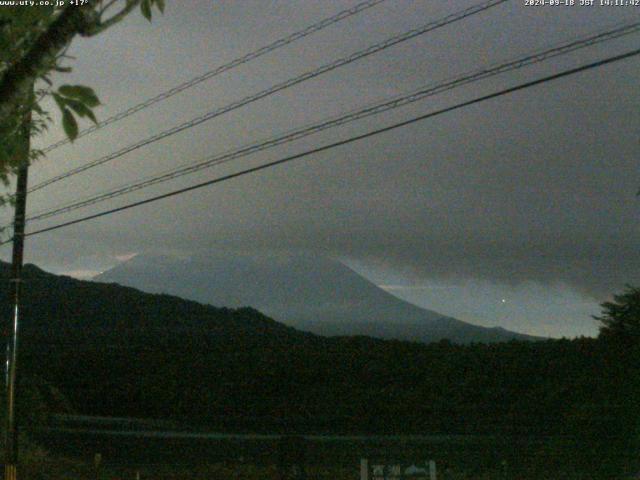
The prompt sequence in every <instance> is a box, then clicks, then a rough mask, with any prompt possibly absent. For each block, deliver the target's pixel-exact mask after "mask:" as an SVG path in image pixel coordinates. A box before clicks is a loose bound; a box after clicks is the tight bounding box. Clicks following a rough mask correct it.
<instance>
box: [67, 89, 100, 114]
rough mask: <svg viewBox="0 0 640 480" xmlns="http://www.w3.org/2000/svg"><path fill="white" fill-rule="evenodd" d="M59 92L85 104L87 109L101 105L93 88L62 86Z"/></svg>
mask: <svg viewBox="0 0 640 480" xmlns="http://www.w3.org/2000/svg"><path fill="white" fill-rule="evenodd" d="M58 92H59V93H61V94H62V95H64V96H65V97H71V98H75V99H77V100H80V101H81V102H82V103H84V104H85V105H86V106H87V107H92V108H93V107H97V106H98V105H100V100H98V96H97V95H96V93H95V92H94V91H93V89H92V88H89V87H85V86H84V85H62V86H61V87H60V88H59V89H58Z"/></svg>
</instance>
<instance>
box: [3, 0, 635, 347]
mask: <svg viewBox="0 0 640 480" xmlns="http://www.w3.org/2000/svg"><path fill="white" fill-rule="evenodd" d="M167 3H168V4H167V9H166V12H165V14H164V15H163V16H160V15H155V16H154V18H153V22H152V23H148V22H147V21H146V20H145V19H144V18H142V16H141V15H140V14H139V12H136V13H135V14H132V15H130V16H129V17H128V18H127V19H126V20H125V21H123V22H122V23H120V24H118V25H116V26H115V27H113V28H112V29H110V30H108V31H107V32H105V33H104V34H102V35H99V36H97V37H94V38H91V39H77V40H75V41H74V42H73V44H72V46H71V48H70V49H69V55H71V56H73V57H75V59H74V60H70V61H69V64H70V65H71V66H73V72H72V73H71V74H66V75H65V74H59V75H57V76H55V77H54V82H55V83H56V84H57V85H61V84H64V83H70V84H76V83H79V84H84V85H90V86H92V87H93V88H94V89H95V90H96V92H97V93H98V95H99V97H100V99H101V101H102V103H103V106H101V107H99V108H98V109H97V110H96V114H97V116H98V118H99V119H104V118H108V117H109V116H111V115H113V114H115V113H118V112H120V111H122V110H124V109H126V108H128V107H129V106H131V105H133V104H136V103H138V102H140V101H143V100H145V99H147V98H150V97H152V96H154V95H156V94H158V93H160V92H163V91H165V90H168V89H170V88H172V87H173V86H175V85H177V84H180V83H182V82H184V81H187V80H189V79H191V78H193V77H196V76H198V75H200V74H202V73H204V72H207V71H209V70H212V69H213V68H215V67H217V66H219V65H222V64H225V63H227V62H229V61H231V60H233V59H235V58H237V57H240V56H242V55H244V54H246V53H248V52H251V51H253V50H256V49H258V48H260V47H262V46H264V45H267V44H269V43H271V42H273V41H275V40H277V39H279V38H281V37H283V36H286V35H288V34H290V33H293V32H295V31H297V30H300V29H302V28H304V27H306V26H308V25H310V24H312V23H315V22H317V21H319V20H320V19H322V18H325V17H328V16H330V15H333V14H335V13H337V12H339V11H341V10H344V9H345V8H349V7H351V6H354V5H356V4H357V3H358V2H357V1H347V0H339V1H338V0H322V1H308V0H297V1H289V0H273V1H266V0H242V1H239V0H235V1H230V0H229V1H215V2H214V1H205V0H193V1H190V2H167ZM473 3H475V2H470V1H468V0H465V1H457V0H448V1H424V0H386V1H385V2H383V3H381V4H380V5H377V6H375V7H373V8H370V9H368V10H366V11H364V12H361V13H360V14H358V15H355V16H353V17H351V18H349V19H347V20H344V21H342V22H340V23H338V24H336V25H333V26H331V27H328V28H326V29H324V30H322V31H321V32H318V33H315V34H313V35H311V36H309V37H307V38H305V39H303V40H300V41H298V42H296V43H294V44H291V45H288V46H286V47H283V48H281V49H279V50H277V51H275V52H272V53H269V54H267V55H264V56H263V57H261V58H259V59H257V60H255V61H252V62H249V63H247V64H244V65H242V66H240V67H238V68H235V69H233V70H231V71H229V72H226V73H224V74H222V75H220V76H217V77H215V78H213V79H210V80H207V81H205V82H203V83H201V84H199V85H197V86H195V87H193V88H191V89H189V90H187V91H185V92H182V93H180V94H178V95H175V96H174V97H172V98H170V99H168V100H166V101H163V102H161V103H159V104H156V105H154V106H152V107H150V108H148V109H146V110H144V111H142V112H139V113H137V114H135V115H132V116H131V117H128V118H127V119H125V120H123V121H120V122H117V123H115V124H112V125H109V126H107V127H105V128H103V129H101V130H99V131H98V132H95V133H94V134H91V135H87V136H86V137H83V138H81V139H79V140H77V141H76V142H75V143H74V144H72V145H66V146H63V147H60V148H58V149H56V150H54V151H52V152H50V153H49V154H48V155H47V157H46V158H44V159H42V160H40V161H39V162H38V163H37V164H36V165H34V166H33V167H32V168H31V171H30V184H31V185H34V184H36V183H39V182H41V181H44V180H46V179H48V178H51V177H52V176H54V175H57V174H60V173H62V172H65V171H67V170H68V169H70V168H74V167H77V166H79V165H82V164H84V163H86V162H88V161H91V160H94V159H96V158H99V157H101V156H103V155H106V154H108V153H110V152H112V151H115V150H117V149H119V148H122V147H125V146H127V145H129V144H131V143H134V142H136V141H138V140H140V139H142V138H146V137H148V136H150V135H153V134H155V133H157V132H160V131H162V130H165V129H167V128H170V127H172V126H174V125H177V124H179V123H181V122H183V121H187V120H190V119H192V118H194V117H197V116H199V115H202V114H204V113H206V112H208V111H211V110H213V109H215V108H219V107H222V106H224V105H227V104H229V103H231V102H233V101H236V100H238V99H240V98H243V97H245V96H247V95H251V94H253V93H255V92H257V91H259V90H263V89H266V88H269V87H270V86H272V85H275V84H277V83H279V82H282V81H285V80H287V79H289V78H292V77H294V76H297V75H300V74H301V73H304V72H307V71H310V70H314V69H316V68H317V67H319V66H321V65H324V64H327V63H330V62H332V61H333V60H335V59H337V58H341V57H344V56H347V55H349V54H351V53H353V52H356V51H358V50H360V49H363V48H365V47H367V46H369V45H371V44H374V43H377V42H380V41H382V40H384V39H386V38H388V37H391V36H393V35H397V34H399V33H403V32H405V31H408V30H410V29H412V28H416V27H418V26H421V25H423V24H426V23H428V22H430V21H433V20H437V19H440V18H442V17H445V16H447V15H449V14H451V13H453V12H456V11H459V10H461V9H463V8H466V7H468V6H470V5H472V4H473ZM576 3H578V5H574V6H527V5H526V4H525V2H524V0H522V1H521V0H512V1H509V2H507V3H505V4H502V5H499V6H496V7H494V8H492V9H490V10H488V11H486V12H483V13H480V14H477V15H474V16H472V17H469V18H467V19H465V20H462V21H459V22H457V23H455V24H452V25H449V26H446V27H443V28H440V29H438V30H435V31H433V32H430V33H427V34H424V35H421V36H419V37H417V38H414V39H412V40H409V41H407V42H404V43H402V44H400V45H396V46H394V47H391V48H389V49H387V50H385V51H382V52H379V53H377V54H375V55H372V56H370V57H368V58H365V59H361V60H359V61H357V62H354V63H352V64H350V65H347V66H344V67H341V68H339V69H337V70H335V71H332V72H329V73H326V74H324V75H321V76H319V77H317V78H314V79H312V80H309V81H306V82H304V83H302V84H299V85H296V86H294V87H292V88H289V89H287V90H285V91H282V92H279V93H277V94H274V95H271V96H269V97H267V98H265V99H262V100H260V101H257V102H254V103H252V104H250V105H247V106H245V107H242V108H240V109H238V110H236V111H234V112H230V113H229V114H226V115H224V116H221V117H219V118H216V119H213V120H211V121H208V122H205V123H203V124H201V125H199V126H197V127H194V128H191V129H188V130H186V131H184V132H181V133H179V134H176V135H173V136H171V137H169V138H167V139H164V140H162V141H159V142H156V143H154V144H151V145H149V146H146V147H144V148H141V149H139V150H137V151H135V152H132V153H130V154H127V155H125V156H123V157H121V158H118V159H117V160H115V161H113V162H110V163H108V164H105V165H102V166H100V167H97V168H94V169H91V170H89V171H87V172H84V173H82V174H79V175H75V176H73V177H70V178H69V179H67V180H64V181H61V182H58V183H56V184H54V185H52V186H50V187H48V188H46V189H42V190H40V191H37V192H34V193H33V194H31V195H30V197H29V199H28V212H30V213H35V212H38V211H41V210H46V209H48V208H51V207H53V206H58V205H60V204H64V203H66V202H69V201H72V200H75V199H78V198H83V197H86V196H90V195H92V194H94V193H98V192H102V191H105V190H108V189H110V188H114V187H116V186H119V185H123V184H127V183H129V182H133V181H135V180H138V179H141V178H145V177H148V176H152V175H155V174H157V173H159V172H163V171H165V170H167V169H171V168H173V167H176V166H179V165H183V164H189V163H192V162H196V161H198V160H201V159H203V158H205V157H207V156H210V155H213V154H216V153H223V152H226V151H230V150H234V149H236V148H239V147H241V146H244V145H247V144H251V143H253V142H256V141H259V140H263V139H268V138H270V137H273V136H275V135H278V134H280V133H282V132H286V131H289V130H291V129H294V128H297V127H300V126H304V125H309V124H312V123H315V122H319V121H321V120H324V119H326V118H330V117H334V116H337V115H339V114H341V113H346V112H349V111H353V110H355V109H358V108H360V107H363V106H366V105H369V104H372V103H374V102H377V101H381V100H383V99H387V98H391V97H394V96H397V95H401V94H404V93H408V92H412V91H414V90H417V89H419V88H421V87H424V86H425V85H429V84H434V83H438V82H441V81H444V80H446V79H449V78H451V77H454V76H457V75H459V74H461V73H464V72H468V71H475V70H477V69H479V68H481V67H485V66H487V65H492V64H496V63H500V62H502V61H505V60H510V59H513V58H517V57H519V56H523V55H525V54H527V53H531V52H532V51H536V50H540V49H543V48H545V47H550V46H555V45H557V44H558V43H560V42H565V41H569V40H573V39H577V38H580V37H582V36H585V35H587V34H589V33H592V32H597V31H602V30H605V29H608V28H610V27H613V26H617V25H619V24H621V23H628V22H632V21H638V20H640V8H639V7H633V6H609V7H604V6H599V5H593V6H580V5H579V2H576ZM639 45H640V34H634V35H629V36H626V37H623V38H621V39H617V40H614V41H611V42H607V43H605V44H602V45H598V46H593V47H589V48H586V49H583V50H581V51H579V52H574V53H571V54H569V55H566V56H562V57H559V58H556V59H552V60H549V61H547V62H543V63H540V64H537V65H533V66H529V67H525V68H522V69H519V70H517V71H514V72H510V73H507V74H504V75H500V76H497V77H493V78H491V79H487V80H483V81H480V82H476V83H473V84H470V85H467V86H464V87H461V88H458V89H455V90H452V91H450V92H447V93H445V94H442V95H438V96H435V97H431V98H428V99H425V100H422V101H419V102H416V103H414V104H412V105H410V106H405V107H402V108H399V109H397V110H394V111H392V112H387V113H384V114H381V115H377V116H373V117H369V118H367V119H364V120H361V121H358V122H355V123H353V124H349V125H345V126H341V127H339V128H336V129H332V130H328V131H325V132H322V133H320V134H315V135H312V136H310V137H307V138H305V139H302V140H298V141H296V142H292V143H290V144H287V145H283V146H279V147H276V148H273V149H270V150H267V151H264V152H261V153H258V154H255V155H252V156H250V157H246V158H244V159H239V160H236V161H233V162H229V163H227V164H225V165H222V166H218V167H215V168H211V169H208V170H204V171H201V172H198V173H196V174H193V175H188V176H185V177H182V178H180V179H176V180H172V181H170V182H167V183H164V184H162V185H156V186H154V187H152V188H149V189H146V190H142V191H139V192H137V193H135V194H130V195H126V196H122V197H120V198H118V199H113V200H111V201H109V202H105V203H103V204H100V205H96V206H93V207H89V208H85V209H82V210H77V211H75V212H72V213H69V214H66V215H61V216H58V217H55V218H51V219H48V220H44V221H39V222H33V223H32V224H30V225H29V226H28V230H34V229H36V228H42V227H46V226H50V225H54V224H56V223H59V222H61V221H66V220H72V219H74V218H78V217H80V216H84V215H86V214H91V213H96V212H99V211H101V210H103V209H105V208H111V207H115V206H119V205H124V204H126V203H129V202H132V201H135V200H140V199H144V198H147V197H149V196H151V195H154V194H159V193H164V192H168V191H171V190H174V189H176V188H180V187H184V186H188V185H191V184H194V183H197V182H201V181H204V180H207V179H213V178H215V177H218V176H221V175H225V174H228V173H232V172H235V171H238V170H240V169H243V168H247V167H251V166H255V165H260V164H263V163H265V162H268V161H271V160H276V159H279V158H282V157H285V156H287V155H292V154H295V153H299V152H302V151H305V150H308V149H311V148H314V147H317V146H320V145H324V144H327V143H331V142H335V141H338V140H341V139H345V138H348V137H350V136H353V135H357V134H361V133H364V132H367V131H369V130H372V129H375V128H380V127H383V126H386V125H390V124H392V123H395V122H399V121H402V120H406V119H409V118H412V117H415V116H418V115H421V114H425V113H427V112H430V111H434V110H437V109H439V108H443V107H446V106H450V105H453V104H455V103H458V102H461V101H466V100H469V99H472V98H475V97H477V96H480V95H484V94H488V93H491V92H494V91H497V90H500V89H504V88H508V87H510V86H513V85H516V84H518V83H521V82H524V81H527V80H531V79H535V78H538V77H541V76H544V75H550V74H553V73H556V72H558V71H560V70H562V69H568V68H573V67H576V66H579V65H581V64H583V63H588V62H592V61H596V60H599V59H602V58H605V57H608V56H611V55H615V54H619V53H622V52H626V51H629V50H632V49H636V48H638V46H639ZM639 66H640V62H639V61H638V59H637V57H635V58H633V59H629V60H625V61H623V62H618V63H616V64H612V65H608V66H604V67H602V68H598V69H593V70H590V71H588V72H584V73H580V74H578V75H575V76H572V77H568V78H564V79H561V80H557V81H555V82H550V83H545V84H543V85H539V86H537V87H533V88H530V89H527V90H524V91H520V92H516V93H513V94H510V95H506V96H502V97H499V98H496V99H492V100H489V101H486V102H482V103H479V104H476V105H472V106H470V107H467V108H464V109H460V110H457V111H455V112H451V113H448V114H444V115H440V116H438V117H434V118H432V119H429V120H426V121H423V122H418V123H414V124H412V125H410V126H407V127H404V128H402V129H398V130H394V131H391V132H387V133H384V134H381V135H377V136H375V137H370V138H367V139H365V140H362V141H360V142H357V143H352V144H350V145H345V146H342V147H338V148H335V149H332V150H330V151H326V152H323V153H320V154H317V155H312V156H308V157H305V158H304V159H300V160H298V161H295V162H292V163H288V164H285V165H281V166H278V167H274V168H271V169H268V170H264V171H261V172H259V173H255V174H252V175H247V176H244V177H241V178H237V179H234V180H231V181H228V182H224V183H220V184H217V185H214V186H211V187H208V188H204V189H200V190H197V191H193V192H190V193H187V194H184V195H181V196H178V197H173V198H170V199H166V200H162V201H159V202H156V203H152V204H148V205H145V206H142V207H138V208H135V209H131V210H128V211H126V212H121V213H118V214H115V215H110V216H106V217H103V218H100V219H97V220H93V221H89V222H84V223H81V224H77V225H74V226H71V227H68V228H64V229H60V230H56V231H52V232H49V233H44V234H41V235H36V236H33V237H29V238H28V241H27V245H26V259H25V260H26V261H27V262H30V263H36V264H38V265H40V266H41V267H43V268H45V269H48V270H50V271H54V272H57V273H64V274H69V275H74V276H78V277H84V278H88V277H91V276H92V275H94V274H97V273H99V272H100V271H103V270H105V269H108V268H111V267H113V266H115V265H116V264H118V263H119V262H122V261H126V260H127V259H128V258H131V256H132V255H135V254H139V253H154V254H169V255H180V256H190V255H202V254H205V255H206V253H207V252H208V251H214V250H216V249H222V248H224V249H229V248H232V249H237V250H239V251H247V252H261V251H264V252H270V251H304V252H315V253H317V254H321V255H328V256H332V257H336V258H339V259H341V260H343V261H344V262H345V263H347V264H348V265H349V266H351V267H352V268H354V269H356V270H357V271H359V272H360V273H362V274H364V275H365V276H367V277H368V278H370V279H372V280H374V281H375V282H376V283H377V284H379V285H381V286H382V287H383V288H385V289H387V290H388V291H390V292H391V293H393V294H394V295H397V296H399V297H401V298H404V299H406V300H409V301H411V302H413V303H415V304H418V305H420V306H424V307H426V308H429V309H432V310H435V311H438V312H441V313H443V314H445V315H450V316H454V317H456V318H459V319H461V320H464V321H468V322H470V323H475V324H479V325H484V326H501V327H503V328H507V329H510V330H514V331H518V332H523V333H531V334H536V335H546V336H552V337H561V336H568V337H574V336H579V335H595V334H597V323H596V322H595V321H594V320H593V319H592V318H591V315H595V314H598V313H599V312H600V307H599V304H600V303H601V302H602V301H604V300H607V299H608V298H610V296H611V295H612V294H613V293H616V292H620V291H622V290H623V289H624V288H625V285H626V284H638V283H640V273H639V272H640V270H639V269H638V266H639V264H640V250H639V249H638V248H637V245H638V244H639V241H640V223H639V221H638V220H639V218H638V211H639V210H638V207H639V197H638V196H637V195H636V193H637V191H638V189H639V188H640V174H639V173H640V172H639V170H638V154H639V153H640V148H639V135H638V134H639V127H638V125H640V122H639V120H640V109H639V108H638V107H639V106H640V89H638V88H637V78H638V74H639V73H640V68H639ZM49 106H50V109H51V111H52V112H53V117H54V119H55V123H54V125H52V126H51V128H50V130H49V132H48V133H46V134H45V135H43V136H42V137H39V138H37V139H35V140H34V146H35V147H44V146H46V145H49V144H50V143H52V142H54V141H56V140H59V139H61V138H62V137H63V136H64V135H63V133H62V129H61V127H60V123H59V118H58V113H57V112H56V111H55V107H54V106H52V105H49ZM2 215H3V216H2V218H3V219H4V220H5V221H8V220H9V219H10V212H8V211H5V212H2ZM3 248H4V250H3V251H1V252H0V255H2V256H3V258H5V259H7V258H8V257H9V255H10V251H9V248H7V247H6V246H5V247H3Z"/></svg>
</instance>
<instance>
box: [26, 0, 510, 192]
mask: <svg viewBox="0 0 640 480" xmlns="http://www.w3.org/2000/svg"><path fill="white" fill-rule="evenodd" d="M507 1H509V0H489V1H487V2H484V3H481V4H477V5H474V6H472V7H469V8H466V9H464V10H461V11H459V12H456V13H453V14H450V15H447V16H446V17H444V18H442V19H440V20H436V21H433V22H430V23H427V24H426V25H423V26H421V27H418V28H415V29H412V30H409V31H407V32H404V33H402V34H400V35H396V36H394V37H391V38H388V39H387V40H385V41H383V42H380V43H376V44H374V45H371V46H369V47H367V48H365V49H363V50H359V51H358V52H355V53H352V54H351V55H349V56H347V57H343V58H340V59H338V60H335V61H333V62H331V63H328V64H325V65H323V66H321V67H319V68H317V69H315V70H312V71H308V72H306V73H303V74H302V75H299V76H297V77H294V78H290V79H289V80H286V81H284V82H282V83H278V84H276V85H273V86H272V87H270V88H268V89H266V90H262V91H260V92H258V93H255V94H253V95H249V96H247V97H245V98H243V99H241V100H238V101H236V102H233V103H230V104H228V105H226V106H224V107H221V108H217V109H215V110H212V111H210V112H208V113H205V114H204V115H201V116H199V117H196V118H194V119H192V120H189V121H188V122H184V123H182V124H180V125H177V126H175V127H172V128H170V129H168V130H165V131H163V132H161V133H158V134H155V135H152V136H151V137H148V138H146V139H144V140H141V141H139V142H137V143H134V144H131V145H129V146H127V147H124V148H122V149H120V150H118V151H116V152H113V153H111V154H109V155H106V156H104V157H101V158H99V159H96V160H93V161H91V162H89V163H86V164H85V165H81V166H79V167H77V168H74V169H71V170H68V171H67V172H64V173H62V174H60V175H57V176H55V177H53V178H50V179H49V180H45V181H43V182H41V183H39V184H37V185H35V186H33V187H31V189H30V190H29V193H32V192H35V191H37V190H40V189H42V188H44V187H46V186H48V185H51V184H53V183H56V182H59V181H60V180H63V179H65V178H68V177H71V176H73V175H77V174H79V173H81V172H84V171H86V170H89V169H90V168H94V167H97V166H98V165H102V164H104V163H106V162H109V161H112V160H114V159H116V158H119V157H121V156H123V155H125V154H127V153H130V152H132V151H134V150H137V149H139V148H142V147H144V146H146V145H149V144H151V143H154V142H157V141H159V140H162V139H164V138H167V137H169V136H171V135H174V134H176V133H179V132H182V131H184V130H187V129H189V128H193V127H195V126H197V125H200V124H201V123H204V122H206V121H208V120H211V119H213V118H216V117H219V116H220V115H223V114H225V113H228V112H231V111H233V110H236V109H238V108H240V107H243V106H245V105H247V104H249V103H253V102H255V101H257V100H260V99H262V98H265V97H267V96H269V95H273V94H274V93H277V92H280V91H282V90H285V89H287V88H290V87H292V86H294V85H297V84H299V83H302V82H305V81H307V80H310V79H312V78H315V77H318V76H320V75H322V74H324V73H327V72H330V71H332V70H335V69H337V68H339V67H342V66H344V65H348V64H350V63H353V62H355V61H356V60H360V59H362V58H364V57H368V56H369V55H373V54H374V53H377V52H380V51H382V50H385V49H387V48H389V47H392V46H394V45H397V44H399V43H402V42H405V41H407V40H410V39H412V38H415V37H417V36H419V35H423V34H425V33H427V32H430V31H433V30H436V29H438V28H440V27H443V26H446V25H449V24H451V23H454V22H457V21H460V20H463V19H465V18H467V17H470V16H472V15H475V14H478V13H481V12H483V11H485V10H488V9H490V8H493V7H495V6H497V5H499V4H501V3H505V2H507Z"/></svg>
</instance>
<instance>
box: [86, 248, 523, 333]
mask: <svg viewBox="0 0 640 480" xmlns="http://www.w3.org/2000/svg"><path fill="white" fill-rule="evenodd" d="M94 280H95V281H97V282H106V283H118V284H121V285H127V286H131V287H135V288H138V289H140V290H143V291H146V292H152V293H167V294H171V295H177V296H179V297H182V298H189V299H192V300H196V301H198V302H202V303H207V304H210V305H217V306H227V307H241V306H251V307H253V308H256V309H258V310H259V311H261V312H263V313H265V314H266V315H268V316H270V317H271V318H274V319H276V320H278V321H280V322H282V323H284V324H286V325H290V326H293V327H295V328H297V329H301V330H306V331H309V332H313V333H316V334H319V335H325V336H336V335H340V336H345V335H367V336H372V337H376V338H382V339H396V340H408V341H417V342H423V343H429V342H433V341H439V340H442V339H448V340H450V341H452V342H456V343H470V342H501V341H508V340H512V339H520V340H533V339H535V337H530V336H527V335H523V334H518V333H514V332H510V331H507V330H504V329H502V328H485V327H480V326H476V325H471V324H469V323H465V322H462V321H460V320H456V319H454V318H451V317H447V316H444V315H442V314H439V313H437V312H434V311H431V310H426V309H423V308H420V307H417V306H416V305H412V304H410V303H408V302H405V301H404V300H401V299H399V298H397V297H395V296H393V295H391V294H390V293H388V292H386V291H384V290H383V289H381V288H379V287H378V286H377V285H375V284H373V283H372V282H370V281H369V280H367V279H366V278H364V277H362V276H361V275H359V274H358V273H356V272H354V271H353V270H351V269H350V268H348V267H347V266H345V265H344V264H342V263H340V262H338V261H335V260H331V259H328V258H324V257H320V256H312V255H246V254H244V255H241V254H237V253H235V254H231V253H224V254H215V255H211V256H209V257H207V258H198V259H195V258H191V259H176V258H170V257H165V256H149V255H139V256H136V257H134V258H133V259H131V260H129V261H127V262H124V263H122V264H120V265H118V266H116V267H115V268H113V269H111V270H108V271H107V272H104V273H102V274H101V275H98V276H97V277H95V278H94Z"/></svg>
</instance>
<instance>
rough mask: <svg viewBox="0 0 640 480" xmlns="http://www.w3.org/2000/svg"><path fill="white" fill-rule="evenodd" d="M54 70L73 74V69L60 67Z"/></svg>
mask: <svg viewBox="0 0 640 480" xmlns="http://www.w3.org/2000/svg"><path fill="white" fill-rule="evenodd" d="M53 69H54V70H55V71H56V72H61V73H70V72H71V67H59V66H55V67H53Z"/></svg>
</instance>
